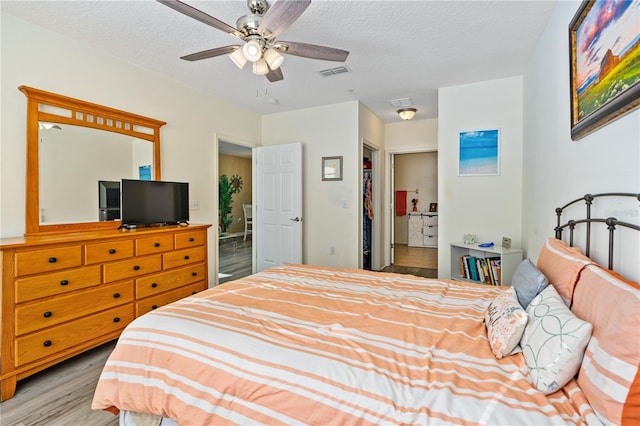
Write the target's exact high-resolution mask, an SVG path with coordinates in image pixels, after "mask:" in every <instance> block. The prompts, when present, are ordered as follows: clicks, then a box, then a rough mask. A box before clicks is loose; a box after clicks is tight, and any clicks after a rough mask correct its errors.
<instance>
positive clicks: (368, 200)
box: [362, 148, 373, 270]
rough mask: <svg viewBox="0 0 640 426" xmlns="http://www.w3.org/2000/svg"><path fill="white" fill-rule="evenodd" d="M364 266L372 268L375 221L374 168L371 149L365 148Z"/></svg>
mask: <svg viewBox="0 0 640 426" xmlns="http://www.w3.org/2000/svg"><path fill="white" fill-rule="evenodd" d="M362 197H363V198H362V207H363V208H362V268H363V269H367V270H371V254H372V253H371V252H372V249H373V248H372V222H373V170H372V161H371V150H369V149H366V148H365V149H364V158H363V162H362Z"/></svg>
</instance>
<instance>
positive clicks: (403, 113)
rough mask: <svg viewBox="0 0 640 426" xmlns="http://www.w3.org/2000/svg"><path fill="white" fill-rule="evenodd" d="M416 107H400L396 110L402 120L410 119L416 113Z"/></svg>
mask: <svg viewBox="0 0 640 426" xmlns="http://www.w3.org/2000/svg"><path fill="white" fill-rule="evenodd" d="M416 111H417V109H415V108H402V109H399V110H398V115H399V116H400V118H402V119H403V120H411V119H412V118H413V116H414V115H416Z"/></svg>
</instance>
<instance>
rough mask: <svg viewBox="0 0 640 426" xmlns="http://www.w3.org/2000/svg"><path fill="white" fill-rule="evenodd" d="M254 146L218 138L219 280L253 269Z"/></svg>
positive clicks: (245, 273) (246, 273)
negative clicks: (250, 146)
mask: <svg viewBox="0 0 640 426" xmlns="http://www.w3.org/2000/svg"><path fill="white" fill-rule="evenodd" d="M252 157H253V155H252V149H251V148H249V147H246V146H242V145H237V144H234V143H231V142H227V141H223V140H218V284H222V283H224V282H227V281H232V280H235V279H238V278H242V277H246V276H248V275H251V273H252V272H253V244H254V241H253V222H252V213H251V212H252V211H253V209H252V205H253V188H252V185H253V159H252Z"/></svg>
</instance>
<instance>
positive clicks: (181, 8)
mask: <svg viewBox="0 0 640 426" xmlns="http://www.w3.org/2000/svg"><path fill="white" fill-rule="evenodd" d="M157 1H158V2H159V3H162V4H164V5H165V6H168V7H170V8H171V9H173V10H176V11H178V12H180V13H182V14H183V15H187V16H188V17H190V18H193V19H195V20H197V21H200V22H202V23H204V24H207V25H209V26H211V27H213V28H215V29H218V30H220V31H224V32H225V33H229V34H231V35H232V36H234V37H238V38H240V39H244V34H242V33H241V32H240V31H238V30H237V29H236V28H234V27H232V26H231V25H229V24H225V23H224V22H222V21H221V20H219V19H216V18H214V17H213V16H211V15H207V14H206V13H204V12H202V11H200V10H198V9H196V8H195V7H193V6H189V5H188V4H186V3H182V2H181V1H179V0H157Z"/></svg>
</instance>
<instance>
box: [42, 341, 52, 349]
mask: <svg viewBox="0 0 640 426" xmlns="http://www.w3.org/2000/svg"><path fill="white" fill-rule="evenodd" d="M42 344H43V345H44V346H45V347H47V348H48V347H49V346H51V345H52V344H53V342H52V341H51V340H45V341H44V342H42Z"/></svg>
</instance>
